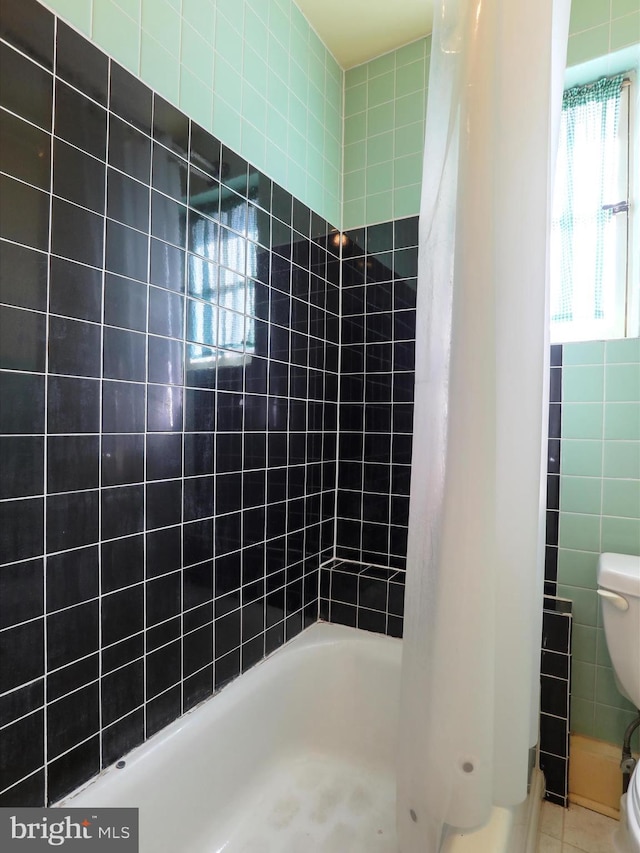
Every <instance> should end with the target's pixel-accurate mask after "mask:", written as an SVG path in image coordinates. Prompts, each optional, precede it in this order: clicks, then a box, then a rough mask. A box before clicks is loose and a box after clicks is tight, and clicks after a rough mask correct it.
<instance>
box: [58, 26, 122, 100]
mask: <svg viewBox="0 0 640 853" xmlns="http://www.w3.org/2000/svg"><path fill="white" fill-rule="evenodd" d="M57 42H58V44H57V50H56V72H57V74H58V76H59V77H62V79H63V80H66V81H67V83H71V84H72V85H73V86H75V87H76V88H77V89H81V90H82V91H83V92H84V93H85V94H86V95H89V97H91V98H93V99H94V100H95V101H98V102H99V103H100V104H102V105H103V106H106V105H107V88H108V85H107V84H108V75H109V60H108V58H107V56H106V54H104V53H102V51H100V50H98V49H97V48H96V47H95V46H94V45H92V44H91V42H90V41H88V40H87V39H86V38H84V37H83V36H81V35H80V34H79V33H77V32H75V30H72V29H71V27H68V26H67V25H66V24H65V23H64V21H61V20H58V32H57Z"/></svg>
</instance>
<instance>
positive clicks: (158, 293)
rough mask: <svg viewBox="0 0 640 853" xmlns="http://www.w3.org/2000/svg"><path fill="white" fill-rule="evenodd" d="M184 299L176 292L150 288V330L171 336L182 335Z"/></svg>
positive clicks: (153, 332)
mask: <svg viewBox="0 0 640 853" xmlns="http://www.w3.org/2000/svg"><path fill="white" fill-rule="evenodd" d="M183 321H184V300H183V298H182V297H181V296H179V295H178V294H176V293H170V292H168V291H166V290H160V289H159V288H156V287H151V288H150V289H149V332H150V333H151V334H154V335H165V336H167V337H171V338H179V337H182V331H183Z"/></svg>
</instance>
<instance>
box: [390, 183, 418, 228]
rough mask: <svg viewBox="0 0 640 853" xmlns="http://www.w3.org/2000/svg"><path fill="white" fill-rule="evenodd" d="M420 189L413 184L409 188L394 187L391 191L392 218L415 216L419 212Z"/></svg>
mask: <svg viewBox="0 0 640 853" xmlns="http://www.w3.org/2000/svg"><path fill="white" fill-rule="evenodd" d="M421 192H422V187H421V185H420V184H414V185H413V186H410V187H396V189H394V191H393V216H394V218H395V219H399V218H400V217H403V216H417V215H418V214H419V212H420V194H421Z"/></svg>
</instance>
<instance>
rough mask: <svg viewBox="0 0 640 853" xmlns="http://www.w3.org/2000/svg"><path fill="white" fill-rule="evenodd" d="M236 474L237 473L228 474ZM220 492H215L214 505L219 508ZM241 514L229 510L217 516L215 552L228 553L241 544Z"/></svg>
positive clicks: (235, 549)
mask: <svg viewBox="0 0 640 853" xmlns="http://www.w3.org/2000/svg"><path fill="white" fill-rule="evenodd" d="M230 476H238V475H230ZM219 500H220V492H219V491H217V492H216V506H218V508H219ZM241 527H242V515H241V513H240V512H231V513H229V514H228V515H223V516H219V517H218V518H217V519H216V526H215V537H216V543H215V551H216V554H228V553H229V552H231V551H237V550H238V549H239V548H240V547H241V545H242V534H241Z"/></svg>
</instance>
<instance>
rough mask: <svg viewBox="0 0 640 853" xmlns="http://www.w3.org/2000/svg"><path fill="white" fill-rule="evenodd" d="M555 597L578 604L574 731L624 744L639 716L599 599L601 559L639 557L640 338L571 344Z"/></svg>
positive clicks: (565, 371) (559, 387) (564, 386)
mask: <svg viewBox="0 0 640 853" xmlns="http://www.w3.org/2000/svg"><path fill="white" fill-rule="evenodd" d="M562 350H563V356H562V368H561V369H560V371H559V372H560V373H561V378H560V377H559V381H558V382H556V384H555V387H556V395H557V396H558V397H560V398H561V408H562V426H561V439H560V445H561V449H560V476H559V480H560V482H559V486H560V511H559V518H558V522H559V524H558V545H559V547H558V566H557V581H558V595H560V596H563V597H566V598H570V599H571V600H572V601H573V620H574V628H573V686H572V705H571V728H572V731H573V732H576V733H579V734H584V735H588V736H590V737H595V738H599V739H601V740H605V741H610V742H612V743H616V744H619V743H621V742H622V737H623V734H624V730H625V728H626V726H627V725H628V723H629V722H631V720H632V719H633V718H634V717H635V711H634V709H633V707H632V705H631V703H629V702H628V701H627V700H626V699H624V698H623V697H622V696H621V695H620V693H619V692H618V690H617V688H616V686H615V682H614V678H613V671H612V669H611V661H610V659H609V656H608V654H607V648H606V642H605V637H604V631H603V624H602V610H601V606H600V603H599V600H598V596H597V594H596V571H597V562H598V555H599V554H600V553H601V552H603V551H615V552H620V553H626V554H640V339H639V338H630V339H627V340H616V341H606V342H602V341H596V342H589V343H572V344H565V345H564V346H563V347H562Z"/></svg>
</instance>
